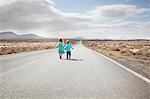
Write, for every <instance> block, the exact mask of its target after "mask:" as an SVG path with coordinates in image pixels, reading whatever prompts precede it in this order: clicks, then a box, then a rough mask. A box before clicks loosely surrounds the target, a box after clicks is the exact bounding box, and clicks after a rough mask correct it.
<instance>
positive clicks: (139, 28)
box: [0, 0, 150, 38]
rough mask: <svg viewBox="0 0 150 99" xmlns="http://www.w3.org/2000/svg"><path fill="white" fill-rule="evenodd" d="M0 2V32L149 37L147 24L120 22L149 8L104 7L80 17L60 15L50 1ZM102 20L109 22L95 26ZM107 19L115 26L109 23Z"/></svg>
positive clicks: (129, 6) (5, 0) (71, 14)
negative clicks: (140, 34)
mask: <svg viewBox="0 0 150 99" xmlns="http://www.w3.org/2000/svg"><path fill="white" fill-rule="evenodd" d="M0 3H1V5H0V31H7V30H13V31H18V33H25V32H27V33H39V35H53V36H60V35H61V36H71V37H74V36H84V37H99V38H101V37H104V38H107V37H114V38H117V37H122V36H124V35H125V36H126V35H127V34H128V35H129V36H130V35H131V36H133V37H134V36H136V35H137V34H136V32H137V33H141V32H142V33H144V35H146V36H148V37H149V38H150V34H148V33H150V31H148V30H147V29H146V28H145V27H147V26H148V25H150V24H149V22H147V23H144V22H141V23H136V22H127V21H125V20H124V21H123V18H124V17H127V16H133V15H137V14H140V13H143V12H144V11H149V9H148V8H147V9H146V8H138V7H136V6H133V5H105V6H99V7H97V8H96V9H94V10H90V11H87V13H85V14H81V13H65V12H62V11H61V10H58V9H57V8H55V3H54V2H53V1H52V0H0ZM101 20H106V21H108V24H102V23H100V22H98V23H97V21H101ZM110 20H111V21H114V22H115V23H111V22H109V21H110ZM120 20H121V21H120ZM126 28H128V30H129V29H130V31H127V30H126ZM125 32H128V33H125ZM48 33H49V34H48ZM59 33H61V34H59ZM73 33H74V34H73ZM117 33H118V34H117ZM131 33H135V34H131ZM119 34H120V35H119ZM138 35H139V34H138Z"/></svg>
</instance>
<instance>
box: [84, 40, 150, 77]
mask: <svg viewBox="0 0 150 99" xmlns="http://www.w3.org/2000/svg"><path fill="white" fill-rule="evenodd" d="M84 45H85V46H87V47H89V48H91V49H93V50H96V51H98V52H101V53H103V54H105V55H107V56H109V57H111V58H113V59H116V60H119V61H120V62H123V63H125V64H127V65H128V67H129V68H131V69H134V70H135V71H137V72H139V73H141V74H143V75H144V76H146V77H148V78H150V41H85V42H84Z"/></svg>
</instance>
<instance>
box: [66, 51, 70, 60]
mask: <svg viewBox="0 0 150 99" xmlns="http://www.w3.org/2000/svg"><path fill="white" fill-rule="evenodd" d="M67 59H71V51H68V52H67Z"/></svg>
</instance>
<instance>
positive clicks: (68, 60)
mask: <svg viewBox="0 0 150 99" xmlns="http://www.w3.org/2000/svg"><path fill="white" fill-rule="evenodd" d="M63 60H68V61H83V59H65V58H64V59H63Z"/></svg>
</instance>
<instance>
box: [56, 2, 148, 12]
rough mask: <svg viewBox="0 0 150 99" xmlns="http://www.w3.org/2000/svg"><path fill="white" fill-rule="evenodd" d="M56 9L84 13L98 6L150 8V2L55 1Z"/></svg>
mask: <svg viewBox="0 0 150 99" xmlns="http://www.w3.org/2000/svg"><path fill="white" fill-rule="evenodd" d="M54 2H55V3H56V5H55V6H56V7H57V8H58V9H60V10H62V11H64V12H78V13H84V12H86V11H88V10H91V9H94V8H95V7H97V6H101V5H102V6H103V5H113V4H127V5H136V6H137V7H146V8H150V0H54Z"/></svg>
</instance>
